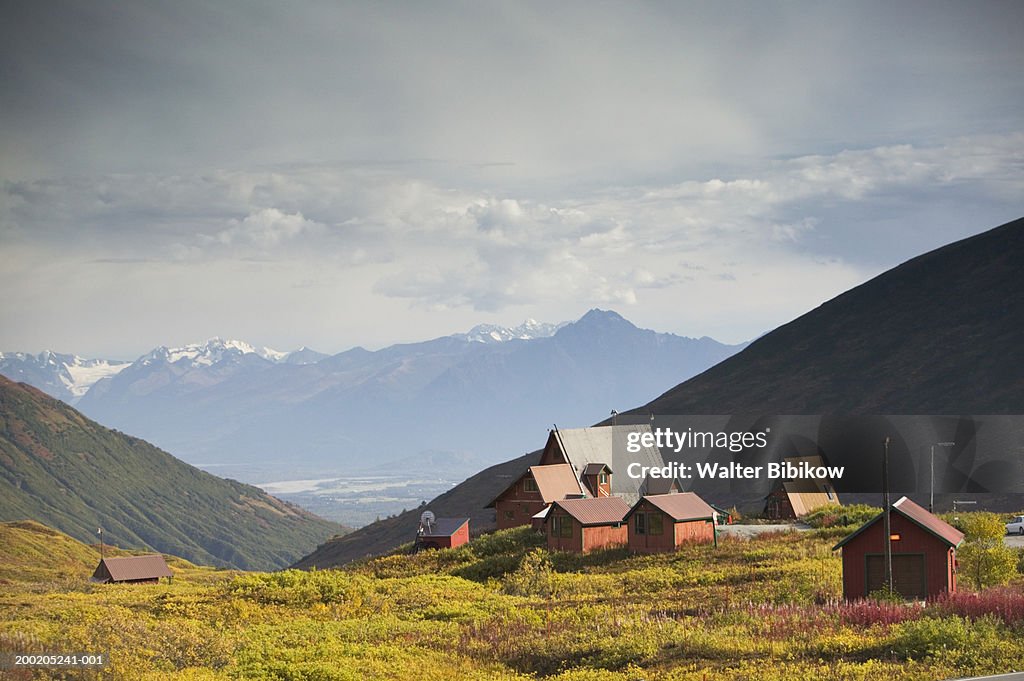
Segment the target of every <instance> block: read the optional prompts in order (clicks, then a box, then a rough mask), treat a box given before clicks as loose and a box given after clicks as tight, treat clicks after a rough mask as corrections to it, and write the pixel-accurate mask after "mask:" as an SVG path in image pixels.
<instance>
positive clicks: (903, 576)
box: [832, 497, 964, 600]
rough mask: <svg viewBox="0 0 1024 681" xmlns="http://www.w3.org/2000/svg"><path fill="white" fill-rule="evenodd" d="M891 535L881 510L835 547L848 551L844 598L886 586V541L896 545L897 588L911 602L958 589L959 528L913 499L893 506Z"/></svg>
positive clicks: (858, 596)
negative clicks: (885, 526)
mask: <svg viewBox="0 0 1024 681" xmlns="http://www.w3.org/2000/svg"><path fill="white" fill-rule="evenodd" d="M891 508H892V512H891V513H890V514H889V537H888V538H887V537H886V536H885V530H884V522H883V516H884V513H879V514H878V515H877V516H876V517H875V518H873V519H872V520H869V521H868V522H866V523H865V524H864V525H862V526H861V527H860V528H858V529H857V531H856V532H854V533H853V534H851V535H849V536H847V537H846V538H845V539H843V540H842V541H841V542H839V543H838V544H836V545H835V546H834V547H833V549H832V550H833V551H835V550H837V549H842V551H843V596H844V598H846V600H856V599H860V598H865V597H866V596H868V594H870V593H871V592H872V591H878V590H880V589H883V588H885V582H886V574H885V572H886V569H885V542H886V541H889V542H890V544H891V546H892V582H893V585H892V586H893V591H895V592H897V593H899V594H900V595H902V596H903V597H904V598H906V599H908V600H924V599H926V598H933V597H935V596H938V595H939V594H942V593H949V592H955V591H956V548H957V547H958V546H959V545H960V543H961V542H962V541H963V539H964V535H963V533H962V532H960V531H959V530H958V529H956V528H955V527H953V526H952V525H950V524H949V523H947V522H945V521H944V520H942V519H941V518H938V517H936V516H935V515H933V514H931V513H929V512H928V511H926V510H925V509H923V508H921V507H920V506H918V505H917V504H915V503H914V502H913V501H911V500H910V499H908V498H907V497H902V498H900V499H899V500H898V501H896V502H895V503H894V504H893V505H892V506H891Z"/></svg>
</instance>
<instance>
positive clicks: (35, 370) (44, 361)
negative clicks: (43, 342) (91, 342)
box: [0, 350, 131, 404]
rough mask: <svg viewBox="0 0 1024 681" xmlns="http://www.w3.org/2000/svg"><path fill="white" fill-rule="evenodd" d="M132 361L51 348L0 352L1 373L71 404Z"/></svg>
mask: <svg viewBox="0 0 1024 681" xmlns="http://www.w3.org/2000/svg"><path fill="white" fill-rule="evenodd" d="M130 364H131V362H123V361H118V360H111V359H86V358H84V357H79V356H78V355H71V354H63V353H58V352H52V351H50V350H45V351H43V352H40V353H39V354H38V355H33V354H29V353H26V352H0V374H2V375H4V376H6V377H7V378H9V379H11V380H12V381H19V382H23V383H28V384H29V385H32V386H35V387H37V388H39V389H40V390H42V391H43V392H46V393H48V394H49V395H52V396H53V397H56V398H57V399H59V400H63V401H64V402H67V403H68V404H75V403H76V402H77V401H78V400H79V399H81V397H82V395H84V394H85V393H86V392H87V391H88V390H89V388H91V387H92V386H93V385H94V384H95V383H96V382H97V381H99V380H101V379H103V378H106V377H108V376H114V375H116V374H118V373H119V372H121V371H123V370H124V369H126V368H127V367H128V366H129V365H130Z"/></svg>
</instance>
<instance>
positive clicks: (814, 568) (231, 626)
mask: <svg viewBox="0 0 1024 681" xmlns="http://www.w3.org/2000/svg"><path fill="white" fill-rule="evenodd" d="M34 541H35V542H42V543H44V544H45V542H46V540H45V538H43V537H41V536H38V535H37V536H35V537H34ZM831 543H832V539H831V538H830V537H828V536H827V534H825V533H822V534H819V533H818V532H804V533H781V534H773V535H768V536H763V537H758V538H755V539H751V540H737V539H730V538H723V539H722V540H721V541H720V543H719V547H718V548H717V549H715V548H713V547H710V546H689V547H685V548H684V549H683V550H682V551H680V552H678V553H674V554H662V555H650V556H631V555H629V554H627V553H626V552H624V551H621V550H616V551H604V552H596V553H593V554H589V555H587V556H576V555H571V554H562V553H549V552H548V551H547V550H546V549H544V548H543V547H542V546H541V544H542V541H541V540H540V539H539V538H538V537H536V536H535V535H533V534H532V533H531V532H530V531H528V530H525V529H519V530H508V531H504V532H497V533H494V534H492V535H488V536H486V537H482V538H481V539H480V540H478V541H474V542H473V543H471V544H469V545H467V546H463V547H460V548H457V549H451V550H444V551H434V552H423V553H419V554H417V555H414V556H409V555H393V556H388V557H383V558H378V559H374V560H367V561H363V562H361V563H359V564H356V565H353V566H351V567H349V568H348V569H345V570H324V571H312V572H300V571H283V572H276V573H238V572H227V571H215V570H210V569H204V568H196V567H194V566H192V567H188V566H186V565H180V566H176V567H175V568H174V569H175V573H176V578H175V580H174V582H173V583H171V584H160V585H158V586H135V587H132V586H96V585H91V584H89V583H88V582H85V581H84V580H82V579H81V575H82V574H84V573H79V576H78V578H77V579H75V578H71V577H68V576H67V574H65V573H61V572H60V571H59V570H66V569H69V568H68V567H67V566H72V565H88V566H89V571H90V572H91V567H93V566H94V564H93V563H94V561H92V562H90V563H85V562H82V560H79V559H81V558H83V557H84V554H81V555H79V553H75V552H74V551H71V553H69V554H68V556H69V557H68V561H69V562H66V563H62V565H64V566H65V567H61V568H60V569H59V570H58V572H55V573H54V574H52V575H49V576H46V575H43V576H39V575H36V574H32V575H25V576H24V577H23V578H22V579H21V580H20V581H16V580H13V579H8V580H7V582H6V583H3V584H0V648H6V649H23V650H24V649H37V650H44V649H45V650H83V651H98V650H105V651H108V652H110V653H111V656H112V660H113V663H112V665H111V667H110V668H108V669H107V670H106V671H105V672H104V673H103V674H102V676H101V677H100V678H109V679H165V678H166V679H282V680H285V679H287V680H296V679H308V680H310V681H312V680H322V679H410V678H414V679H510V680H511V679H522V680H525V679H539V678H544V679H558V680H559V681H596V680H600V681H605V680H607V681H627V680H636V679H646V680H648V681H651V680H655V679H665V680H675V681H691V680H692V681H698V680H699V681H705V680H710V679H715V680H726V681H740V680H741V679H750V680H753V679H766V680H768V681H773V680H776V681H778V680H783V679H794V680H796V679H799V680H800V681H812V680H814V679H851V680H852V679H936V678H953V677H957V676H966V675H972V674H985V673H998V672H1004V671H1008V670H1010V669H1015V668H1016V669H1020V668H1022V667H1024V590H1022V588H1021V585H1020V583H1019V582H1018V583H1015V584H1014V585H1011V586H1010V587H1006V588H1003V589H999V590H993V591H988V592H984V593H982V594H978V595H974V594H960V595H957V596H954V597H950V598H948V599H942V600H939V601H937V602H935V603H929V604H927V605H924V606H921V605H903V604H891V603H872V602H867V603H856V604H845V603H842V602H840V600H839V598H840V593H841V574H840V561H839V559H838V556H837V555H835V554H833V553H832V552H831V551H830V550H829V547H830V546H831ZM6 546H7V545H5V547H6ZM5 550H7V549H6V548H5ZM86 550H88V549H86ZM23 555H24V556H25V558H24V560H26V561H29V562H34V561H36V560H37V558H38V557H37V556H34V557H29V549H27V548H26V549H25V550H24V551H23ZM76 556H77V558H76ZM94 558H95V557H94ZM75 560H79V562H78V563H75V562H74V561H75ZM4 562H5V563H6V562H7V561H6V557H5V559H4ZM15 573H17V571H15Z"/></svg>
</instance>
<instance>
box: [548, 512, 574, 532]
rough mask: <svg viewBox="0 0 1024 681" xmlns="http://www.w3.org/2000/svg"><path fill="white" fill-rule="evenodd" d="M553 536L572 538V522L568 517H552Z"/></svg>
mask: <svg viewBox="0 0 1024 681" xmlns="http://www.w3.org/2000/svg"><path fill="white" fill-rule="evenodd" d="M551 534H552V536H555V537H571V536H572V520H570V519H569V517H568V516H564V515H554V516H552V517H551Z"/></svg>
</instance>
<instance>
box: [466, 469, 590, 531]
mask: <svg viewBox="0 0 1024 681" xmlns="http://www.w3.org/2000/svg"><path fill="white" fill-rule="evenodd" d="M583 495H584V492H583V488H582V487H580V481H579V479H577V477H576V473H575V471H573V468H572V466H570V465H569V464H567V463H559V464H551V465H548V466H530V469H529V470H527V471H526V472H525V473H523V474H522V475H521V476H519V478H518V479H517V480H516V481H515V482H513V483H512V484H511V485H509V486H508V487H507V488H505V491H504V492H502V493H501V494H499V495H498V496H497V497H495V499H494V500H493V501H492V502H491V503H489V504H487V506H486V508H494V509H495V512H496V515H497V518H496V520H497V524H498V529H499V530H507V529H508V528H510V527H519V526H520V525H531V524H535V521H534V516H535V515H537V514H538V513H539V512H540V511H542V510H544V509H545V508H546V507H547V506H548V504H550V503H551V502H553V501H558V500H559V499H565V498H566V497H567V496H575V497H582V496H583ZM541 522H543V520H537V521H536V526H537V527H539V526H540V523H541Z"/></svg>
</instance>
